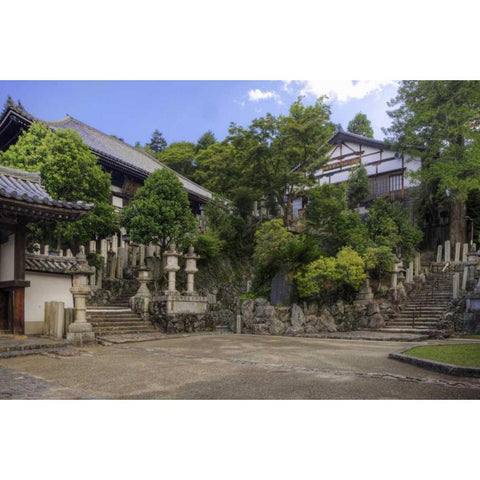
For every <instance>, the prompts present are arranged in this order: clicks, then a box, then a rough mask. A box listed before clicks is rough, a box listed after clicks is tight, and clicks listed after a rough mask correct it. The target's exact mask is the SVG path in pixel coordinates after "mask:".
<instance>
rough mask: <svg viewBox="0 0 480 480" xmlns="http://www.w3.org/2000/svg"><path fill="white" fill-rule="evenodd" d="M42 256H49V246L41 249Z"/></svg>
mask: <svg viewBox="0 0 480 480" xmlns="http://www.w3.org/2000/svg"><path fill="white" fill-rule="evenodd" d="M43 254H44V255H49V254H50V245H48V244H47V245H45V246H44V247H43Z"/></svg>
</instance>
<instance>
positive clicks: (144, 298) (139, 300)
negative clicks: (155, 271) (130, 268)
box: [130, 265, 152, 320]
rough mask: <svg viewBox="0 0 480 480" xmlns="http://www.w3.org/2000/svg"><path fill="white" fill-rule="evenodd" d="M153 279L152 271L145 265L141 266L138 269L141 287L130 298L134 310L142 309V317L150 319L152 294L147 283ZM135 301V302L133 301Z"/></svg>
mask: <svg viewBox="0 0 480 480" xmlns="http://www.w3.org/2000/svg"><path fill="white" fill-rule="evenodd" d="M151 279H152V275H151V271H150V269H148V268H147V267H146V266H145V265H142V266H140V268H139V269H138V281H139V283H140V287H139V289H138V291H137V293H136V294H135V296H134V297H133V298H132V299H130V306H131V307H132V309H133V310H135V311H138V310H140V311H141V314H142V318H143V319H144V320H148V316H149V314H148V308H149V305H150V302H151V301H152V294H151V293H150V290H149V289H148V286H147V283H148V282H150V281H151ZM132 302H133V303H132Z"/></svg>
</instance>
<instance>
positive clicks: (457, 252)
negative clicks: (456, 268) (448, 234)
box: [455, 242, 461, 263]
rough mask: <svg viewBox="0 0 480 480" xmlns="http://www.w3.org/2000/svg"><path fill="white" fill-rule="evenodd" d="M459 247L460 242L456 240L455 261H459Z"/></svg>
mask: <svg viewBox="0 0 480 480" xmlns="http://www.w3.org/2000/svg"><path fill="white" fill-rule="evenodd" d="M460 248H461V243H460V242H457V243H456V244H455V263H460Z"/></svg>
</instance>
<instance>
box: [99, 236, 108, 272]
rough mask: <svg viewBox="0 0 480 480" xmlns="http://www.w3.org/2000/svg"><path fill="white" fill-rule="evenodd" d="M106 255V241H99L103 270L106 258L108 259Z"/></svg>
mask: <svg viewBox="0 0 480 480" xmlns="http://www.w3.org/2000/svg"><path fill="white" fill-rule="evenodd" d="M107 253H108V245H107V240H106V239H103V240H100V255H101V256H102V257H103V266H104V268H105V265H106V263H107V258H108V255H107Z"/></svg>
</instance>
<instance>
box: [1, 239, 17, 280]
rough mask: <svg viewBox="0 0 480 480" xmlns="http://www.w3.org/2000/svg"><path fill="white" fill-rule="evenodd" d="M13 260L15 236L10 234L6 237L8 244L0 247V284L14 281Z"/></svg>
mask: <svg viewBox="0 0 480 480" xmlns="http://www.w3.org/2000/svg"><path fill="white" fill-rule="evenodd" d="M14 260H15V235H14V234H11V235H10V236H9V237H8V242H5V243H3V244H2V245H0V282H6V281H8V280H13V279H14V276H15V270H14Z"/></svg>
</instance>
